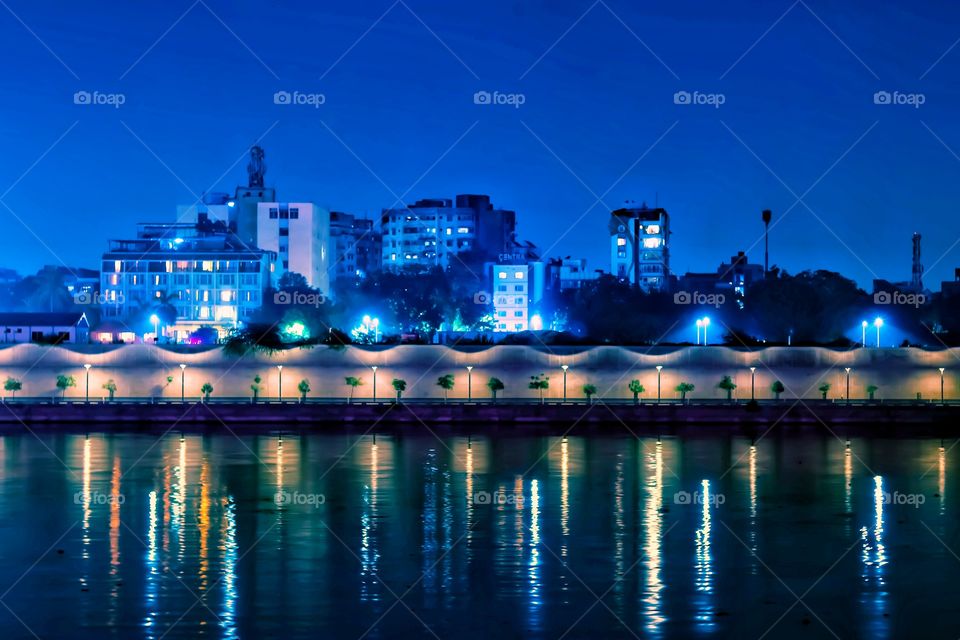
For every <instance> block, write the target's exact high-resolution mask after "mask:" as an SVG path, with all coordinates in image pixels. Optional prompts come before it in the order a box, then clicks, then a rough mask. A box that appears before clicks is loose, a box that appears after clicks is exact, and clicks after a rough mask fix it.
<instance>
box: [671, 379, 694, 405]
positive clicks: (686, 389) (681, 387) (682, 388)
mask: <svg viewBox="0 0 960 640" xmlns="http://www.w3.org/2000/svg"><path fill="white" fill-rule="evenodd" d="M674 389H675V390H676V392H677V393H679V394H680V401H681V402H686V401H687V394H688V393H690V392H691V391H693V390H694V389H696V387H695V386H693V384H692V383H690V382H681V383H680V384H678V385H677V386H676V387H674Z"/></svg>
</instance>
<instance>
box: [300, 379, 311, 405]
mask: <svg viewBox="0 0 960 640" xmlns="http://www.w3.org/2000/svg"><path fill="white" fill-rule="evenodd" d="M297 391H299V392H300V402H303V401H305V400H306V399H307V394H308V393H310V382H309V381H308V380H307V379H306V378H304V379H303V380H301V381H300V383H299V384H298V385H297Z"/></svg>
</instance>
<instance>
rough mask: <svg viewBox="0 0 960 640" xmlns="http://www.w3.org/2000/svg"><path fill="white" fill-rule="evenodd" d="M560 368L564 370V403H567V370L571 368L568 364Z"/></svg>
mask: <svg viewBox="0 0 960 640" xmlns="http://www.w3.org/2000/svg"><path fill="white" fill-rule="evenodd" d="M560 368H561V369H563V401H564V402H566V401H567V369H569V368H570V365H568V364H562V365H560Z"/></svg>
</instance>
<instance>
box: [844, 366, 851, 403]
mask: <svg viewBox="0 0 960 640" xmlns="http://www.w3.org/2000/svg"><path fill="white" fill-rule="evenodd" d="M844 371H846V372H847V404H850V367H845V368H844Z"/></svg>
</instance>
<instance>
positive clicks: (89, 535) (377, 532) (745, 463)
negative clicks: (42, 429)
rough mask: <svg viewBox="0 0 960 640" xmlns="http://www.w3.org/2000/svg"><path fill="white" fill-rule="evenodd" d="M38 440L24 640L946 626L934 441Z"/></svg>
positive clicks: (947, 471)
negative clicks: (906, 499)
mask: <svg viewBox="0 0 960 640" xmlns="http://www.w3.org/2000/svg"><path fill="white" fill-rule="evenodd" d="M42 438H43V440H44V441H43V442H40V441H38V440H37V439H36V438H34V437H33V436H30V435H25V436H15V435H5V436H0V523H3V524H2V525H0V526H2V529H0V531H2V534H3V536H4V540H3V542H4V544H3V545H2V547H0V548H3V549H5V550H6V553H4V554H3V555H2V556H0V593H2V591H3V590H6V589H7V588H8V587H10V586H11V585H12V587H13V588H12V589H10V591H9V593H8V594H7V596H5V597H4V602H5V603H6V604H7V605H8V606H10V607H11V608H12V609H13V610H14V611H15V612H16V614H17V616H19V617H20V618H21V619H22V620H23V622H24V623H25V624H27V625H28V626H29V627H30V628H31V629H33V630H34V631H35V632H36V633H37V635H39V636H40V637H61V636H64V635H69V636H72V637H81V638H87V637H89V638H103V637H111V638H129V637H143V638H149V639H154V640H156V639H158V638H160V637H164V638H196V637H201V638H240V637H257V636H277V635H282V636H283V637H284V638H300V637H303V638H312V637H316V635H317V634H318V633H322V635H324V636H326V637H343V638H357V637H359V636H361V635H362V634H364V633H365V632H367V631H369V633H368V637H384V638H387V637H432V633H436V634H437V635H438V636H439V637H441V638H447V637H458V638H462V637H466V638H472V637H477V638H481V637H482V638H486V637H496V636H503V637H514V636H519V635H522V636H523V637H530V638H556V637H560V636H561V635H563V634H564V633H566V632H568V631H569V633H568V634H567V637H604V638H616V637H633V634H636V635H639V636H641V637H647V636H653V637H686V636H690V635H700V636H712V637H717V638H723V637H731V636H733V635H736V636H743V637H759V636H761V635H762V634H764V633H765V632H768V631H769V633H768V635H769V637H776V638H782V637H786V638H790V637H801V636H804V637H806V636H805V635H804V634H809V632H811V631H814V634H813V635H817V634H820V635H826V636H829V635H831V631H833V632H836V633H837V634H838V635H839V636H841V637H848V636H852V635H856V636H860V637H873V638H895V637H906V636H911V635H912V636H913V637H916V634H911V633H910V631H915V630H916V624H917V622H916V621H917V620H918V619H919V620H923V621H924V624H926V625H933V626H935V627H936V628H935V631H942V632H944V633H943V634H941V635H946V634H947V633H950V632H953V631H954V629H953V626H951V625H953V624H954V622H952V620H953V619H952V618H951V617H950V616H948V615H946V613H945V612H947V611H949V610H950V609H951V607H952V606H953V604H952V593H951V591H950V590H949V589H944V588H943V586H942V585H944V584H951V583H952V582H955V581H956V580H957V579H958V578H960V563H956V562H955V559H953V558H952V556H951V554H950V552H949V551H948V550H946V549H945V548H944V547H943V545H941V544H940V543H939V542H938V541H937V540H936V539H935V538H934V537H933V535H932V533H931V532H936V533H937V535H939V536H941V537H942V538H943V539H945V540H951V539H952V538H953V536H956V534H957V533H958V521H957V518H956V514H955V512H954V510H953V509H952V508H951V505H950V503H949V502H948V501H946V500H945V496H946V495H947V491H948V490H949V489H950V484H949V482H950V481H951V479H952V477H953V474H952V470H953V466H952V458H951V456H949V455H948V452H949V448H948V447H944V446H941V444H940V442H939V441H932V440H876V441H871V440H864V439H855V441H854V442H852V443H850V444H849V445H848V444H846V443H844V442H843V441H840V440H837V439H836V438H833V437H831V436H824V437H822V438H821V437H819V436H814V435H807V436H803V437H793V438H776V439H774V438H773V437H770V438H768V439H760V440H759V441H757V442H755V443H753V444H748V443H749V442H750V441H749V440H745V439H739V438H735V437H731V438H727V437H725V436H724V437H721V436H718V437H713V438H698V439H690V440H684V439H677V438H663V439H662V440H660V439H642V440H640V441H639V442H638V441H635V440H633V439H631V438H614V437H600V436H591V437H589V438H584V437H574V436H570V437H564V438H554V437H513V438H501V439H499V440H494V439H488V438H484V437H478V436H474V437H472V438H470V439H467V438H461V437H449V438H444V439H443V442H438V441H437V440H434V439H432V438H430V437H420V436H410V435H404V436H398V435H385V434H380V435H378V436H377V438H376V440H375V441H374V439H373V438H372V437H370V436H364V437H360V438H358V437H356V436H346V435H343V436H341V435H323V436H321V435H313V436H301V435H297V434H289V433H288V434H286V435H284V436H283V437H279V436H262V435H261V436H244V437H242V438H240V439H238V438H235V437H233V436H230V435H217V436H210V435H207V436H187V437H181V436H179V435H176V436H165V437H161V438H159V439H157V438H155V437H149V436H133V435H124V436H104V435H90V436H89V437H85V436H83V435H69V434H59V435H50V436H42ZM51 451H52V452H61V453H62V456H59V457H61V458H62V459H63V460H65V461H66V462H67V463H68V464H69V465H70V468H69V469H68V468H65V467H64V466H62V465H61V463H60V462H59V460H58V459H57V457H54V456H53V455H51V453H50V452H51ZM731 452H735V453H731ZM731 464H732V465H734V468H733V469H729V468H728V467H729V465H731ZM728 471H729V473H728ZM295 491H296V492H300V493H301V494H304V495H317V494H322V495H323V497H324V500H323V501H322V503H320V504H315V503H311V504H306V503H303V504H299V503H293V504H285V505H282V506H281V505H278V504H277V500H276V497H277V496H278V495H280V494H286V493H290V492H295ZM681 491H682V492H688V493H689V494H694V493H697V494H699V496H698V499H696V500H691V501H690V503H688V504H684V503H682V502H678V501H677V499H676V497H675V494H676V495H679V494H677V493H676V492H681ZM895 492H899V493H900V494H921V495H923V496H927V497H928V498H929V499H927V500H925V502H924V504H921V505H920V506H915V505H909V504H899V503H897V502H896V501H894V502H890V501H889V499H888V498H887V496H888V495H892V494H894V493H895ZM481 494H486V495H489V496H491V498H490V499H489V501H485V500H479V501H478V500H477V496H478V495H481ZM934 496H936V497H937V498H938V499H933V497H934ZM71 525H72V526H73V528H72V529H71ZM926 526H929V527H930V530H929V531H928V530H927V528H926ZM64 532H66V535H65V536H64V537H63V539H62V540H61V541H59V542H56V541H57V538H58V536H60V535H61V534H64ZM51 545H53V547H52V548H51ZM856 547H859V553H856V552H851V553H849V554H848V555H843V554H844V551H845V550H852V549H854V548H856ZM58 549H59V550H62V551H63V553H62V554H61V553H58V552H57V550H58ZM45 552H46V553H45ZM38 559H39V560H38ZM35 562H36V565H35V566H33V565H34V563H35ZM31 566H33V568H32V569H31ZM25 572H26V574H25V575H24V573H25ZM21 576H23V577H22V579H21ZM780 579H783V580H784V582H786V583H787V584H789V585H791V588H792V589H795V590H796V592H797V594H800V593H803V592H804V591H805V590H806V589H807V588H808V587H810V586H811V585H813V589H812V590H811V592H810V594H809V595H807V596H805V597H804V603H805V605H808V606H810V608H811V609H812V610H813V611H814V612H815V614H816V615H815V616H811V615H809V614H808V613H807V612H806V611H805V609H804V607H803V606H801V605H797V607H795V608H794V609H792V610H790V609H789V607H790V605H791V604H793V602H794V600H795V597H794V596H792V595H791V594H790V593H789V592H788V591H787V589H785V588H784V587H783V583H781V582H780ZM397 597H402V599H403V601H402V603H400V604H398V603H397V601H396V598H397ZM906 603H909V608H910V615H909V619H908V618H907V617H904V618H900V617H898V615H897V613H898V612H899V611H902V610H904V608H905V607H906ZM407 607H409V609H408V608H407ZM851 611H857V612H858V615H857V616H855V617H854V618H851V616H850V612H851ZM54 612H55V613H54ZM785 612H786V615H784V613H785ZM781 616H782V619H780V618H781ZM805 616H807V617H808V618H809V619H808V620H807V622H806V623H805V622H803V618H804V617H805ZM821 621H822V622H821ZM807 623H809V624H811V625H813V627H814V628H811V627H808V626H806V624H807ZM0 625H3V628H4V629H6V630H9V631H10V632H11V633H8V634H7V635H13V636H14V637H18V636H20V635H29V634H28V633H27V632H26V630H25V629H24V627H22V626H21V624H20V622H18V621H17V620H16V618H14V617H13V616H12V615H10V616H4V615H3V613H2V610H0ZM771 625H773V626H772V630H771ZM825 625H826V626H828V627H829V629H830V631H828V629H827V628H826V627H825ZM427 627H428V628H429V630H430V631H428V630H427ZM571 627H572V630H571ZM627 627H629V629H628V628H627Z"/></svg>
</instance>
